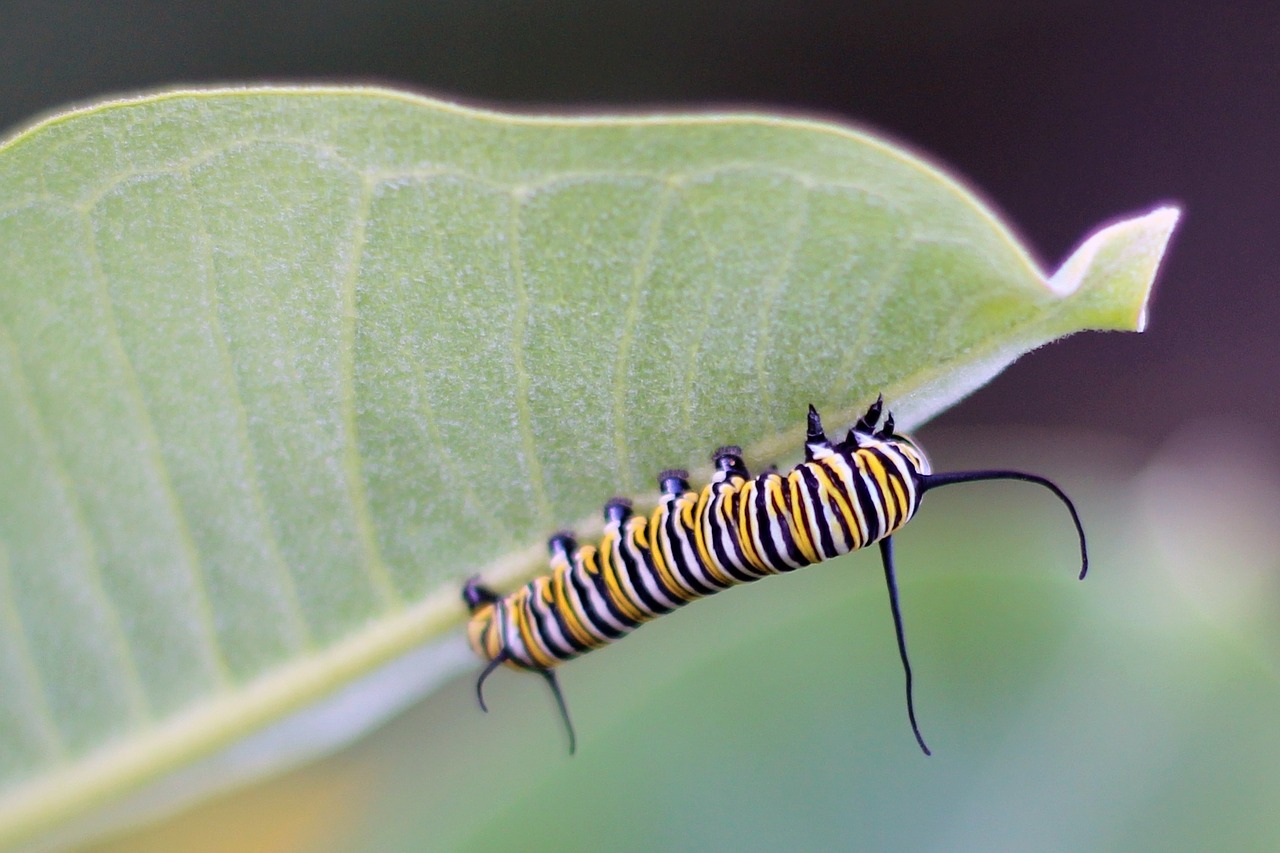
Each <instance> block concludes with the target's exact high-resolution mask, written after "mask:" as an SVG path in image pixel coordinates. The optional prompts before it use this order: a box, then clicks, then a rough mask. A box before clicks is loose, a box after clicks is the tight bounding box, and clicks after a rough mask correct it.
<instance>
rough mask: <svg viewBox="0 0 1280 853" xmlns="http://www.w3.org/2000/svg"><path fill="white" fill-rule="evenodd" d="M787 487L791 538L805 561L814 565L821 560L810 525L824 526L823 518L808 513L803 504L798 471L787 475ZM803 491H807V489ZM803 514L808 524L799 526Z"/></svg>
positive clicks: (801, 484) (802, 483)
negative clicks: (806, 515) (789, 500)
mask: <svg viewBox="0 0 1280 853" xmlns="http://www.w3.org/2000/svg"><path fill="white" fill-rule="evenodd" d="M787 486H788V487H789V490H790V492H791V513H790V514H791V530H792V536H793V537H794V538H795V540H796V544H797V545H799V546H800V551H801V553H803V554H804V557H805V559H806V560H808V561H809V562H811V563H816V562H818V561H819V560H821V559H822V557H821V556H819V554H818V546H817V543H816V542H814V540H813V531H812V529H811V528H810V525H814V526H817V525H822V524H826V521H825V519H824V518H820V517H819V516H818V515H817V514H816V513H813V512H810V511H809V508H808V507H807V506H806V505H805V503H804V496H803V495H802V494H800V490H801V489H803V488H804V477H803V476H801V474H800V470H799V469H798V468H797V469H793V470H792V471H791V473H790V474H788V475H787ZM805 491H808V490H807V489H806V490H805ZM802 512H804V513H806V514H808V515H809V517H810V518H809V524H806V525H804V527H801V526H800V515H801V513H802Z"/></svg>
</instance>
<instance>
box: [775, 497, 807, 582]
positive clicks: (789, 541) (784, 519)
mask: <svg viewBox="0 0 1280 853" xmlns="http://www.w3.org/2000/svg"><path fill="white" fill-rule="evenodd" d="M770 500H771V501H772V502H773V509H774V512H776V513H777V518H778V522H777V524H778V531H779V532H780V533H781V534H782V541H783V544H785V545H786V547H787V555H788V556H790V557H791V561H792V562H793V563H795V564H797V565H795V566H792V565H788V566H786V567H785V568H784V569H783V570H784V571H788V572H790V571H795V569H797V568H801V567H804V566H807V565H809V560H808V558H807V557H805V555H804V552H802V551H801V550H800V546H799V545H797V544H796V538H795V536H793V535H792V534H791V524H790V523H789V522H790V518H789V517H788V515H787V508H786V507H785V506H783V505H782V504H779V503H778V499H777V498H776V497H774V498H770Z"/></svg>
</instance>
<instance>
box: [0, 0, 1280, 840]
mask: <svg viewBox="0 0 1280 853" xmlns="http://www.w3.org/2000/svg"><path fill="white" fill-rule="evenodd" d="M264 81H276V82H279V81H324V82H341V83H349V82H372V83H383V84H390V85H397V86H404V87H408V88H411V89H415V90H418V91H426V92H429V93H433V94H437V95H442V96H445V97H451V98H456V99H460V100H463V101H465V102H469V103H476V104H481V105H488V106H495V107H499V108H502V107H510V108H539V109H541V108H550V109H572V110H600V111H615V110H619V109H626V110H632V109H641V108H644V109H647V108H670V107H681V108H694V107H706V106H715V107H721V108H723V107H726V106H728V107H751V108H760V109H769V110H783V111H788V112H796V113H801V114H807V115H819V116H825V117H830V118H834V119H838V120H842V121H852V122H856V123H859V124H861V125H864V126H867V127H870V128H872V129H875V130H878V131H880V132H882V133H885V134H888V135H889V136H891V137H894V138H896V139H898V140H900V141H902V142H905V143H906V144H908V145H910V146H912V147H913V148H915V149H917V150H918V151H920V152H922V153H924V154H925V155H927V156H929V157H931V158H932V159H934V160H936V161H937V162H940V163H942V164H944V165H946V166H947V167H949V168H950V169H952V170H954V171H955V172H956V173H958V174H960V175H961V176H963V177H964V178H965V179H966V180H967V181H968V182H969V183H970V184H971V186H973V187H975V188H977V189H978V190H979V191H980V192H981V193H982V194H983V195H984V196H986V197H987V198H988V199H989V200H990V201H991V202H992V203H993V204H994V205H995V206H996V207H998V208H999V209H1000V210H1002V211H1003V212H1004V214H1005V215H1006V216H1007V217H1008V219H1009V220H1010V221H1011V222H1013V223H1014V224H1015V226H1016V227H1017V228H1018V230H1019V231H1020V232H1021V233H1022V234H1023V236H1024V237H1025V238H1026V240H1027V241H1028V242H1029V244H1030V245H1031V246H1032V247H1033V248H1035V249H1036V251H1037V252H1038V253H1039V255H1040V257H1041V258H1043V259H1044V260H1045V261H1046V262H1047V263H1048V264H1049V265H1050V266H1052V265H1054V264H1055V263H1056V262H1057V260H1059V259H1060V258H1062V257H1064V256H1065V255H1066V254H1067V253H1068V252H1069V250H1070V249H1071V248H1072V246H1073V245H1074V244H1075V243H1076V242H1077V241H1078V240H1079V239H1080V238H1081V237H1082V236H1083V235H1084V234H1085V233H1086V232H1087V231H1088V230H1089V229H1091V228H1092V227H1094V226H1095V225H1097V224H1098V223H1099V222H1100V221H1102V220H1105V219H1107V218H1109V217H1112V216H1116V215H1120V214H1124V213H1129V212H1133V211H1138V210H1144V209H1148V208H1150V207H1151V206H1153V205H1154V204H1156V203H1158V202H1164V201H1174V202H1177V203H1179V204H1181V205H1182V206H1183V208H1184V211H1185V212H1184V219H1183V221H1182V223H1181V225H1180V228H1179V230H1178V232H1177V234H1176V235H1175V238H1174V242H1173V246H1172V248H1171V251H1170V253H1169V255H1168V256H1167V258H1166V263H1165V267H1164V269H1163V271H1162V274H1161V276H1160V280H1159V283H1158V285H1157V289H1156V294H1155V298H1154V301H1153V304H1152V311H1151V325H1150V329H1149V331H1148V332H1147V333H1146V334H1143V335H1098V334H1090V335H1080V336H1076V337H1074V338H1071V339H1069V340H1067V341H1064V342H1060V343H1057V344H1054V345H1053V346H1051V347H1048V348H1047V349H1045V350H1042V351H1040V352H1037V353H1034V354H1033V355H1031V356H1029V357H1027V358H1025V359H1023V360H1022V361H1020V362H1019V363H1017V364H1015V365H1014V366H1013V367H1012V368H1011V369H1010V370H1009V371H1007V372H1006V373H1005V374H1004V375H1002V376H1001V377H1000V378H999V379H998V380H997V381H995V382H994V383H992V384H991V385H989V386H988V387H987V388H985V389H983V390H981V391H979V392H978V393H976V394H975V395H973V396H972V397H971V398H970V399H968V400H967V401H965V402H964V403H962V404H961V405H959V406H957V407H956V408H955V409H953V410H952V411H950V412H948V413H946V414H945V415H943V416H942V417H940V418H939V419H938V420H937V421H935V422H934V423H933V424H931V425H930V426H929V427H927V428H926V429H925V431H924V432H923V438H924V439H925V441H926V442H927V443H928V446H930V448H931V449H932V450H933V453H934V456H935V457H936V458H938V459H939V460H945V462H946V463H947V465H948V467H950V466H953V465H954V466H959V465H964V464H1001V465H1005V464H1011V465H1012V464H1019V463H1021V464H1024V465H1026V466H1027V467H1030V468H1032V469H1035V470H1042V471H1045V472H1046V473H1050V474H1052V475H1053V476H1055V477H1057V478H1058V479H1060V480H1061V481H1062V482H1063V483H1064V485H1066V486H1067V487H1068V488H1069V489H1070V490H1071V491H1073V493H1076V494H1077V498H1078V500H1079V501H1080V502H1081V503H1082V504H1083V505H1085V507H1086V509H1085V516H1086V522H1087V523H1089V524H1090V529H1091V533H1092V534H1093V536H1094V540H1095V542H1096V547H1097V548H1098V552H1099V557H1098V564H1099V565H1100V566H1111V567H1112V571H1111V577H1110V578H1108V577H1107V576H1106V572H1104V571H1103V570H1099V571H1098V575H1099V576H1098V577H1096V578H1093V579H1091V580H1090V581H1089V583H1088V584H1087V585H1085V586H1080V585H1076V584H1073V583H1070V582H1069V578H1070V565H1069V562H1070V560H1069V555H1070V548H1071V540H1070V537H1069V531H1068V532H1067V533H1064V532H1063V530H1062V529H1061V528H1062V525H1063V524H1065V520H1064V519H1062V518H1059V517H1057V515H1056V514H1055V513H1056V509H1055V508H1054V507H1042V506H1041V504H1040V502H1039V501H1036V500H1034V499H1033V498H1032V497H1031V496H1027V495H1025V494H1023V493H1020V492H1006V491H1004V490H999V491H997V492H994V493H988V492H981V493H976V492H974V493H970V500H968V501H965V499H964V498H959V499H957V498H954V497H952V498H950V499H948V498H944V497H943V496H942V495H939V497H938V498H937V499H936V503H937V504H938V505H939V509H938V510H936V513H937V516H938V519H937V520H936V521H934V522H925V523H926V524H931V525H932V527H930V528H926V529H925V530H922V531H921V532H920V533H919V537H920V538H919V539H918V541H916V542H915V543H914V544H913V543H912V542H911V541H908V540H907V539H906V538H905V537H904V539H903V541H902V542H901V543H900V552H901V553H900V561H901V563H902V564H903V567H904V568H906V566H908V565H911V566H917V567H919V568H918V569H914V570H911V571H909V572H907V574H909V578H908V579H907V580H904V594H906V595H909V596H910V598H909V601H908V603H907V606H908V619H909V621H910V623H911V625H910V628H911V631H912V633H911V635H910V637H911V641H912V647H913V650H914V652H915V654H916V656H917V667H918V668H920V669H921V670H922V671H923V672H927V673H928V675H927V681H926V684H929V683H931V686H930V687H928V688H927V692H923V693H922V697H921V701H922V714H923V715H924V717H925V724H926V729H925V730H926V734H928V735H930V736H931V737H932V738H933V739H934V741H935V747H937V748H938V749H939V751H940V755H939V756H938V757H936V758H935V759H932V760H930V761H927V762H926V761H924V760H922V759H920V758H919V756H917V755H915V754H913V747H912V744H911V742H910V739H909V733H908V732H907V730H906V728H905V722H904V720H902V719H901V717H902V711H901V708H900V707H899V704H898V700H899V698H900V683H899V682H898V679H899V678H900V676H899V675H898V674H897V671H896V655H894V653H893V650H892V646H891V641H892V638H891V635H890V634H888V633H887V632H888V630H889V629H888V623H887V614H886V613H884V612H883V611H884V610H885V608H884V607H883V601H882V599H883V591H882V590H881V589H880V588H879V586H878V580H877V576H878V571H876V569H875V565H874V562H873V561H872V559H871V558H866V559H863V560H862V561H861V562H856V563H852V562H850V563H846V562H841V563H839V564H836V565H834V566H824V567H821V568H820V569H816V570H814V572H813V573H811V574H808V575H806V577H805V578H804V579H797V581H796V582H795V583H793V584H778V585H776V586H775V585H772V584H770V585H762V586H769V588H768V589H762V590H742V591H739V592H740V593H741V595H740V596H739V597H738V599H735V600H729V598H728V597H726V600H725V602H723V603H721V602H719V601H717V602H708V603H706V604H705V605H703V606H701V607H699V608H697V609H695V610H691V611H688V612H687V613H681V614H678V615H677V616H674V617H672V619H671V623H672V624H671V626H670V628H669V629H657V628H654V629H647V630H646V632H645V633H646V634H649V633H653V634H655V635H656V636H654V637H652V638H649V639H645V640H641V639H640V638H639V637H637V638H636V639H635V640H631V641H629V642H628V643H627V644H623V645H622V646H619V647H618V648H617V649H616V650H611V651H610V652H609V653H608V654H609V655H610V656H609V657H606V656H605V655H603V654H602V655H601V656H599V657H598V658H597V656H593V657H592V658H589V659H586V660H584V661H582V662H581V663H580V664H576V665H575V668H574V670H573V672H572V674H571V676H570V677H568V678H566V681H568V682H571V690H572V693H573V695H572V696H571V698H572V699H573V701H574V702H575V705H574V710H575V712H576V713H577V714H578V716H579V725H580V727H581V729H582V730H583V733H587V732H592V733H594V734H592V735H588V736H587V737H586V738H584V742H583V754H582V755H580V756H578V757H577V758H575V759H574V760H573V762H572V763H571V764H567V763H566V762H565V760H564V759H563V756H562V755H561V751H560V750H561V744H560V742H559V740H558V738H559V737H560V733H559V731H558V729H557V728H556V724H555V720H554V718H553V717H552V716H551V713H550V705H549V701H548V700H547V699H546V697H544V696H542V695H541V692H540V687H541V685H540V684H531V685H524V684H520V683H509V684H508V683H499V682H497V681H495V683H494V688H495V690H494V695H493V704H494V705H495V706H496V707H495V712H494V714H491V715H490V716H489V718H484V719H477V717H478V715H477V714H476V712H475V711H474V708H473V707H472V706H471V705H470V694H469V686H468V685H466V684H465V683H461V682H460V683H457V684H455V685H453V686H451V687H450V688H448V689H446V690H444V691H442V692H440V693H437V694H435V695H434V696H432V697H431V698H430V699H428V700H427V701H426V702H424V703H422V704H420V705H419V706H417V707H415V708H414V709H412V710H411V711H409V712H408V713H406V714H404V715H402V716H401V717H399V718H398V719H396V720H395V721H393V722H392V723H391V724H390V725H389V726H387V727H386V728H384V729H383V730H382V731H380V732H379V733H378V734H376V735H375V736H374V737H373V738H370V739H368V740H366V741H364V742H362V743H361V744H359V745H357V746H356V747H355V748H353V749H351V750H347V751H345V752H343V753H341V754H339V755H338V756H335V757H333V758H330V759H327V760H326V761H323V762H320V763H319V764H316V765H312V766H311V767H308V768H305V769H303V770H299V771H296V772H294V773H292V774H289V775H287V776H285V777H283V778H281V779H277V780H275V781H271V782H267V783H264V784H263V785H260V786H258V787H256V788H252V789H250V790H248V791H242V792H240V793H239V794H233V795H230V796H228V797H224V798H221V799H219V800H217V801H215V802H213V803H210V804H206V805H204V806H201V807H199V808H197V809H194V810H191V811H189V812H187V813H186V814H184V815H182V816H179V817H178V818H176V819H173V820H170V821H168V822H166V823H164V824H162V825H160V826H156V827H151V828H148V829H145V830H141V831H139V832H136V833H131V834H127V835H124V836H120V837H118V838H116V839H115V840H114V841H113V842H111V845H110V846H109V849H113V850H142V849H154V850H172V849H191V850H197V849H209V850H217V849H259V850H311V849H325V850H329V849H332V850H400V849H403V850H418V849H456V848H467V849H478V850H485V849H500V848H505V849H558V850H568V849H580V850H599V849H685V848H694V847H703V848H709V849H780V848H782V847H786V846H791V847H794V848H796V849H854V848H858V847H865V848H867V849H883V848H889V847H893V848H898V849H925V848H936V847H948V848H952V849H960V848H969V849H1086V848H1088V849H1106V848H1110V849H1166V850H1167V849H1204V848H1206V847H1218V848H1221V849H1277V848H1280V821H1278V820H1277V818H1275V817H1272V816H1270V811H1273V810H1274V804H1275V802H1277V801H1278V800H1280V775H1278V772H1277V770H1276V768H1277V767H1280V760H1277V758H1280V752H1278V750H1280V737H1278V736H1277V733H1276V730H1277V729H1280V726H1277V725H1276V724H1277V723H1278V722H1280V701H1278V696H1280V691H1278V689H1277V683H1278V681H1277V672H1280V666H1278V662H1280V654H1277V648H1278V646H1277V639H1278V638H1277V632H1276V629H1275V625H1276V623H1277V619H1276V613H1277V610H1276V607H1277V604H1278V602H1280V594H1277V582H1276V577H1277V571H1278V562H1277V557H1276V555H1277V554H1280V548H1277V545H1280V542H1277V539H1276V533H1275V529H1274V528H1275V517H1276V514H1277V507H1280V485H1277V484H1278V483H1280V473H1278V472H1280V462H1278V460H1277V451H1276V448H1277V446H1280V392H1278V391H1277V389H1278V388H1280V354H1278V353H1277V349H1278V344H1280V287H1276V286H1275V285H1276V278H1277V277H1276V273H1275V272H1274V271H1275V270H1276V269H1277V268H1278V267H1280V239H1278V236H1280V235H1278V232H1280V157H1278V156H1277V154H1278V153H1280V6H1278V5H1276V4H1274V3H1270V2H1236V3H1231V4H1199V3H1182V2H1156V0H1130V2H1124V3H1115V2H1092V0H1059V2H1042V3H1020V2H1013V0H969V1H968V2H940V0H909V1H908V2H885V1H884V0H880V1H879V2H830V0H818V2H810V3H806V4H794V3H785V2H779V0H735V2H727V0H704V1H703V2H693V3H686V2H673V0H662V1H661V2H650V3H634V2H621V0H595V2H585V0H542V1H541V2H528V1H526V2H514V0H506V2H494V0H470V2H429V0H408V1H407V2H406V0H370V2H362V3H355V2H340V0H327V2H307V3H303V2H272V1H271V0H258V2H239V0H224V2H212V3H210V2H185V3H181V4H173V3H157V2H141V1H140V0H117V2H112V3H94V2H87V0H80V1H79V2H67V1H66V0H62V1H61V2H60V1H59V0H27V2H3V1H2V0H0V128H7V129H10V130H12V129H15V128H16V127H17V126H19V125H22V124H25V123H27V122H29V121H30V120H31V119H32V118H34V117H35V116H36V115H38V114H40V113H43V112H45V111H48V110H51V109H55V108H58V107H61V106H64V105H66V104H68V103H70V102H76V101H82V100H85V99H91V98H96V97H99V96H102V95H107V94H113V93H121V92H130V91H137V90H139V89H148V88H154V87H160V86H173V85H183V84H203V83H227V82H264ZM931 500H932V499H931ZM993 528H994V529H995V532H994V533H993V532H992V530H993ZM851 568H852V569H856V570H858V578H859V580H856V581H852V580H850V579H849V578H848V577H847V576H846V574H842V572H844V573H847V572H848V571H849V570H850V569H851ZM1050 568H1052V570H1053V571H1055V572H1056V574H1050ZM859 626H868V627H865V628H863V627H859ZM872 637H874V638H876V642H878V645H875V646H874V647H872V645H871V640H870V638H872ZM633 644H634V645H633ZM923 672H922V673H921V677H925V676H924V675H923ZM507 681H512V680H511V679H508V680H507ZM566 686H567V687H569V685H566ZM922 690H926V688H923V687H922ZM498 709H501V710H500V711H499V710H498ZM442 733H443V734H442ZM201 845H204V846H201Z"/></svg>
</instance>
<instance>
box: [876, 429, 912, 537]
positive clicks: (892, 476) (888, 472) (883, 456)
mask: <svg viewBox="0 0 1280 853" xmlns="http://www.w3.org/2000/svg"><path fill="white" fill-rule="evenodd" d="M869 450H870V451H871V452H872V453H873V454H875V457H876V458H877V459H879V460H880V464H881V465H883V466H884V475H885V478H886V479H887V480H889V491H888V494H886V495H885V496H884V499H885V502H886V503H887V502H889V501H892V502H893V506H894V507H895V508H896V509H897V510H898V511H897V516H898V519H899V521H898V527H901V526H902V525H903V524H906V523H907V519H908V518H909V514H908V513H907V508H906V506H905V505H903V504H900V503H898V498H897V497H896V496H895V495H894V493H893V483H894V481H896V482H897V483H898V484H899V485H900V486H901V487H902V491H903V493H904V494H905V493H906V492H907V487H906V484H904V483H903V482H902V475H901V474H900V473H899V472H898V466H897V465H895V464H894V460H893V459H892V458H891V457H890V455H889V454H888V453H886V452H885V451H883V450H880V449H879V448H876V447H873V448H869ZM894 529H895V530H896V529H897V528H894Z"/></svg>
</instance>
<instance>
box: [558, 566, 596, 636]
mask: <svg viewBox="0 0 1280 853" xmlns="http://www.w3.org/2000/svg"><path fill="white" fill-rule="evenodd" d="M568 580H569V575H568V573H567V572H565V571H554V572H552V573H551V584H552V587H553V588H554V592H555V606H556V607H557V608H558V609H559V610H560V613H561V614H562V616H563V618H564V623H565V627H567V628H568V629H569V633H570V634H572V635H573V639H575V640H577V641H578V642H579V643H581V644H582V645H584V646H586V647H587V648H598V647H599V646H601V645H603V643H602V642H601V641H600V640H599V639H598V638H597V637H595V636H593V635H592V634H591V632H590V631H588V630H587V629H586V627H585V626H584V624H583V622H582V621H581V617H580V616H579V614H578V611H577V610H575V609H574V608H573V603H572V602H571V601H570V599H569V584H568Z"/></svg>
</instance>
